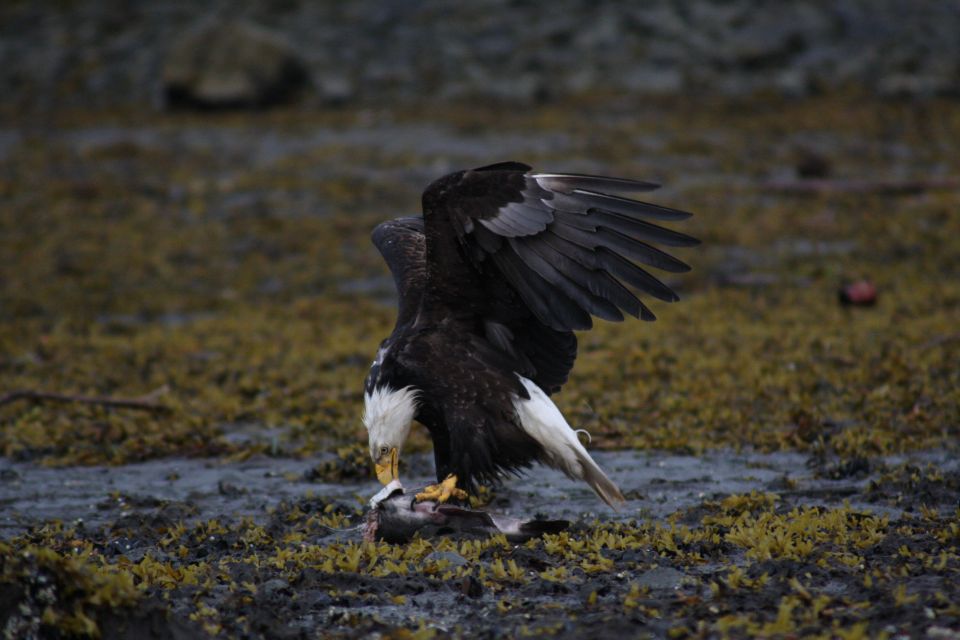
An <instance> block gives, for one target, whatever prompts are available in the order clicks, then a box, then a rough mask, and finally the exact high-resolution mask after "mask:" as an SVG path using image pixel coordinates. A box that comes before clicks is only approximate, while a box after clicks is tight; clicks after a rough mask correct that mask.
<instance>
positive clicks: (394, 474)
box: [374, 447, 400, 485]
mask: <svg viewBox="0 0 960 640" xmlns="http://www.w3.org/2000/svg"><path fill="white" fill-rule="evenodd" d="M399 465H400V455H399V454H398V453H397V448H396V447H394V448H393V449H390V451H389V452H388V453H385V454H383V455H382V456H380V458H378V459H377V462H376V464H374V467H376V470H377V480H379V481H380V483H381V484H383V485H387V484H390V482H392V481H393V480H398V479H399V478H400V474H399V473H398V471H397V467H398V466H399Z"/></svg>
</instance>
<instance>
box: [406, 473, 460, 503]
mask: <svg viewBox="0 0 960 640" xmlns="http://www.w3.org/2000/svg"><path fill="white" fill-rule="evenodd" d="M450 498H457V499H458V500H466V498H467V492H466V491H464V490H463V489H458V488H457V476H455V475H454V474H452V473H451V474H450V475H448V476H447V477H446V478H445V479H444V481H443V482H441V483H440V484H432V485H430V486H429V487H426V488H425V489H424V490H423V491H421V492H420V493H418V494H417V501H418V502H423V501H424V500H434V501H436V502H446V501H447V500H449V499H450Z"/></svg>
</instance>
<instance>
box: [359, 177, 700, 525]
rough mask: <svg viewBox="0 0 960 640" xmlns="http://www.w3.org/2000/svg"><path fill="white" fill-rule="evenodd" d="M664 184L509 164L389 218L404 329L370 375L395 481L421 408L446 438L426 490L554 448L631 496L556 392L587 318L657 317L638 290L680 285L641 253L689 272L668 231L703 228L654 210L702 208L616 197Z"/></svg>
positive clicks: (574, 466)
mask: <svg viewBox="0 0 960 640" xmlns="http://www.w3.org/2000/svg"><path fill="white" fill-rule="evenodd" d="M657 186H658V185H655V184H651V183H648V182H638V181H634V180H626V179H622V178H609V177H602V176H591V175H578V174H567V173H539V172H535V171H533V169H532V168H531V167H529V166H527V165H525V164H521V163H519V162H501V163H498V164H493V165H489V166H485V167H480V168H478V169H472V170H468V171H458V172H456V173H452V174H450V175H447V176H444V177H442V178H440V179H439V180H437V181H435V182H434V183H432V184H431V185H430V186H429V187H427V189H426V191H424V192H423V200H422V204H423V215H422V216H416V217H404V218H397V219H395V220H390V221H388V222H384V223H382V224H380V225H379V226H378V227H377V228H376V229H374V231H373V236H372V239H373V243H374V245H375V246H376V247H377V249H378V250H379V251H380V253H381V254H382V255H383V258H384V260H385V261H386V263H387V266H388V267H389V268H390V271H391V273H392V274H393V278H394V282H395V284H396V287H397V291H398V293H399V310H398V314H397V322H396V327H395V328H394V330H393V333H392V334H390V336H389V337H388V338H387V339H386V340H384V341H383V342H382V343H381V344H380V348H379V350H378V351H377V354H376V358H375V359H374V361H373V365H372V366H371V367H370V372H369V374H368V375H367V377H366V381H365V383H364V405H365V407H364V414H363V422H364V425H365V426H366V428H367V431H368V434H369V445H370V455H371V457H372V458H373V461H374V463H375V467H376V471H377V477H378V478H379V480H380V481H381V482H382V483H383V484H388V483H389V482H391V481H392V480H394V479H396V478H397V460H398V456H399V452H400V449H401V447H402V445H403V443H404V441H405V440H406V438H407V435H408V433H409V431H410V426H411V423H412V421H413V420H417V421H418V422H420V423H421V424H423V425H424V426H425V427H426V428H427V430H428V431H429V433H430V437H431V439H432V440H433V451H434V459H435V463H436V472H437V481H438V484H437V485H433V486H431V487H428V488H427V489H426V490H425V491H424V492H423V493H421V494H418V498H419V499H421V500H422V499H435V500H439V501H445V500H447V499H449V498H450V497H451V496H457V497H463V496H464V495H465V493H464V491H463V489H466V490H468V491H470V490H473V489H474V488H475V486H476V485H477V483H482V484H486V483H496V482H498V481H499V480H500V479H501V478H502V477H503V476H504V475H505V474H509V473H515V474H519V473H520V472H522V471H523V470H524V469H526V468H528V467H530V466H531V465H532V463H533V462H536V461H539V462H541V463H544V464H546V465H548V466H550V467H553V468H556V469H559V470H561V471H563V472H564V473H565V474H566V475H567V476H569V477H571V478H574V479H577V480H584V481H586V482H587V483H588V484H589V485H590V487H592V488H593V490H594V491H595V492H596V494H597V495H598V496H599V497H600V498H601V499H602V500H603V501H604V502H606V503H607V504H609V505H611V506H617V505H618V504H620V503H622V502H623V501H624V498H623V494H622V493H621V492H620V490H619V489H618V488H617V486H616V485H615V484H614V483H613V482H612V481H611V480H610V479H609V478H608V477H607V475H606V474H605V473H604V472H603V470H601V469H600V467H599V466H598V465H597V463H596V462H594V460H593V459H592V458H591V457H590V454H589V453H587V450H586V449H585V448H584V446H583V445H582V444H581V442H580V440H579V438H578V437H577V432H575V431H574V430H573V429H572V428H571V427H570V425H569V424H568V423H567V421H566V420H565V419H564V417H563V415H562V414H561V412H560V410H559V409H558V408H557V406H556V405H555V404H554V403H553V401H552V400H551V399H550V396H551V395H552V394H554V393H556V392H557V391H559V390H560V388H561V387H562V386H563V384H564V383H565V382H566V381H567V376H568V375H569V373H570V370H571V368H572V367H573V363H574V360H575V359H576V356H577V338H576V335H575V334H574V331H582V330H587V329H590V328H591V327H592V324H593V323H592V318H591V316H596V317H598V318H602V319H604V320H613V321H619V320H623V318H624V314H629V315H631V316H633V317H635V318H640V319H643V320H654V319H655V317H654V315H653V313H652V312H651V311H650V309H649V308H647V306H646V305H645V304H644V303H643V302H641V301H640V299H639V298H637V296H636V295H635V293H634V291H636V292H641V293H645V294H648V295H650V296H653V297H654V298H658V299H660V300H664V301H667V302H672V301H675V300H677V299H678V298H677V295H676V294H675V293H674V292H673V291H672V290H671V289H670V287H668V286H667V285H665V284H664V283H663V282H661V281H660V280H658V279H657V278H655V277H654V276H652V275H650V274H649V273H648V272H647V271H646V270H644V269H643V268H641V267H640V266H638V264H637V263H639V264H642V265H646V266H649V267H656V268H657V269H662V270H664V271H668V272H683V271H688V270H689V267H688V266H687V265H686V264H684V263H683V262H681V261H680V260H677V259H676V258H674V257H672V256H670V255H668V254H667V253H665V252H663V251H662V250H660V249H657V248H656V247H654V246H653V244H652V243H656V244H661V245H668V246H673V247H685V246H692V245H696V244H699V241H698V240H696V239H695V238H692V237H690V236H688V235H685V234H682V233H678V232H676V231H672V230H669V229H665V228H663V227H661V226H658V225H656V224H652V223H650V222H649V221H648V220H660V221H676V220H683V219H685V218H688V217H689V216H690V214H689V213H686V212H683V211H678V210H676V209H670V208H667V207H662V206H659V205H655V204H650V203H646V202H640V201H637V200H633V199H628V198H625V197H622V196H619V195H613V194H615V193H622V192H637V191H650V190H653V189H656V188H657ZM631 288H632V289H633V291H632V290H631ZM458 484H459V487H458V486H457V485H458ZM461 487H462V488H461Z"/></svg>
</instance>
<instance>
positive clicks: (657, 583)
mask: <svg viewBox="0 0 960 640" xmlns="http://www.w3.org/2000/svg"><path fill="white" fill-rule="evenodd" d="M688 579H689V578H688V577H687V574H685V573H683V572H682V571H677V570H676V569H671V568H670V567H654V568H653V569H650V570H649V571H645V572H644V573H642V574H640V576H639V577H637V585H639V586H641V587H649V588H650V590H651V591H664V590H673V589H679V588H680V587H681V586H683V584H684V583H685V582H686V581H687V580H688Z"/></svg>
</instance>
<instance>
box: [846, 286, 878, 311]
mask: <svg viewBox="0 0 960 640" xmlns="http://www.w3.org/2000/svg"><path fill="white" fill-rule="evenodd" d="M876 302H877V287H876V285H874V284H873V283H872V282H870V281H869V280H858V281H857V282H853V283H850V284H846V285H844V286H843V287H842V288H841V289H840V303H841V304H845V305H856V306H859V307H870V306H873V305H874V304H876Z"/></svg>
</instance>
